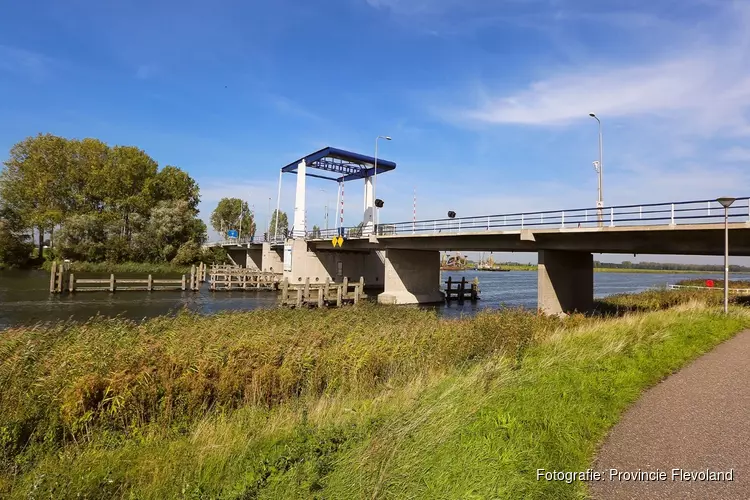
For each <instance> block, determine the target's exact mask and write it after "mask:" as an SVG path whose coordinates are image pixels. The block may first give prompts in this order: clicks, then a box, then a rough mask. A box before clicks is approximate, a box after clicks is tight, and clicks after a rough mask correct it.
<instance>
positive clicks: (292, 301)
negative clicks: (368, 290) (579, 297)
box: [281, 277, 367, 308]
mask: <svg viewBox="0 0 750 500" xmlns="http://www.w3.org/2000/svg"><path fill="white" fill-rule="evenodd" d="M364 290H365V279H364V278H363V277H361V278H359V281H355V282H353V283H350V282H349V278H344V281H343V283H333V282H331V281H330V279H328V278H326V280H325V281H324V282H323V283H310V278H307V279H305V283H304V284H303V285H290V284H289V280H287V279H284V281H282V282H281V305H284V306H291V307H297V308H299V307H325V306H333V305H335V306H336V307H341V306H342V305H344V304H354V305H356V304H358V303H359V301H360V300H362V299H365V298H367V297H366V295H365V293H364Z"/></svg>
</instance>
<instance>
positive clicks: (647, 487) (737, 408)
mask: <svg viewBox="0 0 750 500" xmlns="http://www.w3.org/2000/svg"><path fill="white" fill-rule="evenodd" d="M593 469H594V470H595V471H601V472H602V473H604V478H603V479H601V480H599V481H592V482H590V483H589V492H590V494H591V496H592V498H594V499H599V500H609V499H618V500H619V499H639V500H640V499H680V500H684V499H717V500H718V499H727V500H729V499H734V498H737V499H750V330H746V331H743V332H741V333H739V334H738V335H736V336H735V337H733V338H732V339H730V340H727V341H726V342H724V343H722V344H721V345H719V346H718V347H717V348H716V349H714V350H713V351H711V352H709V353H707V354H705V355H703V356H701V357H700V358H698V359H697V360H695V361H694V362H693V363H691V364H690V365H689V366H687V367H685V368H684V369H682V370H680V371H679V372H677V373H675V374H674V375H672V376H670V377H668V378H667V379H665V380H664V381H662V382H661V383H659V384H658V385H656V386H655V387H653V388H651V389H649V390H648V391H646V392H645V393H644V394H643V396H642V397H641V398H640V399H639V400H638V402H637V403H636V404H635V405H634V406H633V407H632V408H630V409H629V410H628V411H627V412H626V413H625V414H624V415H623V418H622V419H621V420H620V422H618V423H617V425H615V426H614V427H613V428H612V431H611V433H610V434H609V436H608V437H607V439H606V441H605V442H604V445H603V446H602V448H601V449H600V451H599V454H598V456H597V458H596V460H595V462H594V465H593ZM612 469H616V470H617V471H619V472H623V473H625V472H629V473H635V479H628V478H627V476H626V474H622V475H620V476H619V478H620V480H618V479H617V478H618V476H616V475H615V476H614V477H613V476H612V475H611V474H612V472H611V471H612ZM639 469H640V472H641V473H640V474H639ZM673 469H681V470H682V472H679V471H678V472H675V471H673ZM657 470H658V471H660V472H661V471H663V472H665V473H666V477H664V474H662V475H661V476H658V475H657ZM643 471H647V472H649V473H650V474H651V475H650V477H644V475H643V474H642V472H643ZM706 471H708V472H714V473H717V472H721V473H723V474H724V478H723V479H719V478H721V476H719V475H715V476H713V478H714V480H708V479H710V477H709V478H708V479H703V480H702V477H703V474H705V472H706ZM729 471H732V474H731V480H730V479H729V477H730V476H729V474H728V472H729ZM701 472H702V473H703V474H701ZM685 474H688V475H687V476H685ZM691 474H692V475H691Z"/></svg>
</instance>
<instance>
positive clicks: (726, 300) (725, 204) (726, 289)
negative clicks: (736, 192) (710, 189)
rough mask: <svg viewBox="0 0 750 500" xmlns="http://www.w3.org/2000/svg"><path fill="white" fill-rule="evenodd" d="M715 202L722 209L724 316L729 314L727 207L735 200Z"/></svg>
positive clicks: (720, 199)
mask: <svg viewBox="0 0 750 500" xmlns="http://www.w3.org/2000/svg"><path fill="white" fill-rule="evenodd" d="M716 201H718V202H719V203H720V204H721V206H722V207H724V314H729V207H731V206H732V203H734V202H735V198H730V197H728V196H725V197H723V198H719V199H717V200H716Z"/></svg>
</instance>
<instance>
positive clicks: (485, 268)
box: [477, 267, 510, 273]
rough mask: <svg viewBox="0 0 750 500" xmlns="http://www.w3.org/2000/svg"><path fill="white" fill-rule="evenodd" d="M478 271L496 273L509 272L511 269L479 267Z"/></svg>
mask: <svg viewBox="0 0 750 500" xmlns="http://www.w3.org/2000/svg"><path fill="white" fill-rule="evenodd" d="M477 271H494V272H506V273H507V272H508V271H510V269H503V268H502V267H478V268H477Z"/></svg>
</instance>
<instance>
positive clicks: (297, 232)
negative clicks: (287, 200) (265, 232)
mask: <svg viewBox="0 0 750 500" xmlns="http://www.w3.org/2000/svg"><path fill="white" fill-rule="evenodd" d="M306 176H307V163H305V160H302V161H301V162H299V165H297V194H296V196H295V198H294V225H293V226H292V235H291V236H292V238H295V239H300V238H301V239H304V238H305V224H306V221H305V180H306V179H307V177H306Z"/></svg>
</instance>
